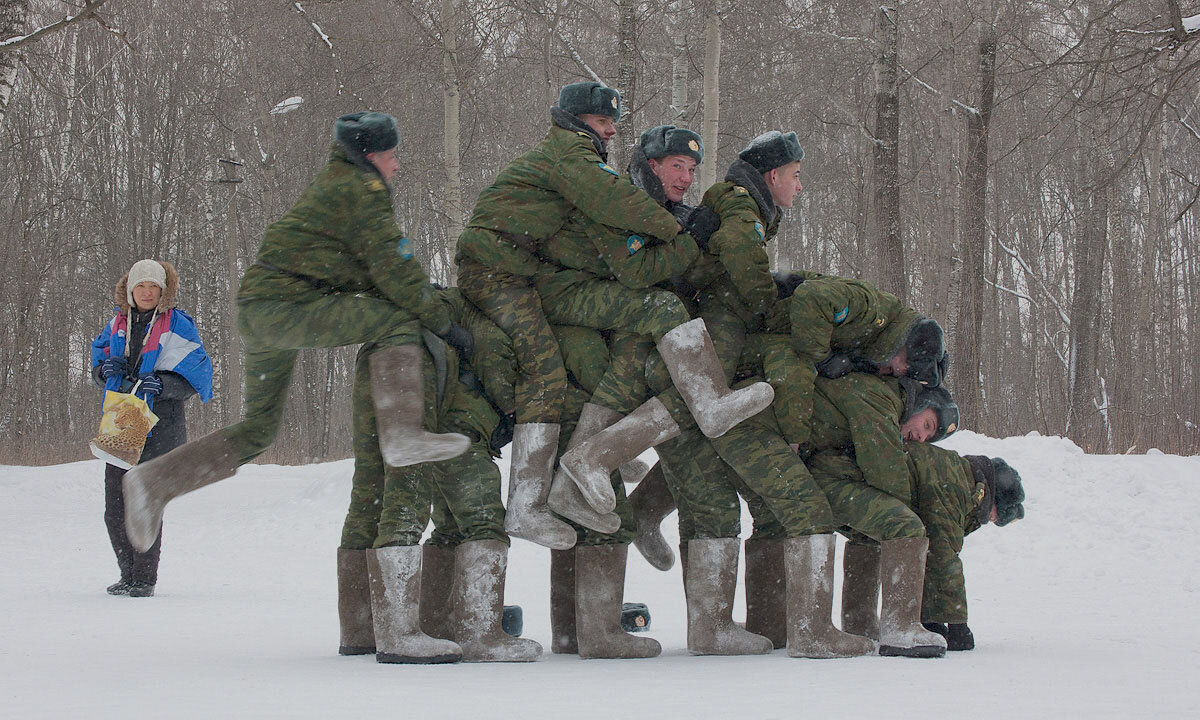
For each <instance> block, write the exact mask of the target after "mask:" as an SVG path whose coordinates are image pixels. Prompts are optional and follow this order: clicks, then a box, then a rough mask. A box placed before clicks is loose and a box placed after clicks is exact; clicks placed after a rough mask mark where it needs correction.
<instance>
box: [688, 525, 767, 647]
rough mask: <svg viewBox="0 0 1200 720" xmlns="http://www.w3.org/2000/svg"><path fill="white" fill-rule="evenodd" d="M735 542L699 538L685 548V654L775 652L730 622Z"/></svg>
mask: <svg viewBox="0 0 1200 720" xmlns="http://www.w3.org/2000/svg"><path fill="white" fill-rule="evenodd" d="M741 544H742V543H741V541H739V540H738V539H737V538H701V539H696V540H691V541H689V542H688V544H687V552H688V560H687V566H686V571H687V579H686V580H685V581H684V591H685V594H686V595H687V612H688V633H687V645H688V652H690V653H692V654H693V655H764V654H766V653H769V652H771V650H773V649H774V646H773V644H772V643H771V641H770V640H769V639H767V638H765V637H763V636H762V635H756V634H754V633H752V632H748V631H747V630H745V629H744V628H741V627H738V626H737V625H735V624H734V622H733V595H734V592H735V591H736V590H737V566H738V550H739V548H740V547H741Z"/></svg>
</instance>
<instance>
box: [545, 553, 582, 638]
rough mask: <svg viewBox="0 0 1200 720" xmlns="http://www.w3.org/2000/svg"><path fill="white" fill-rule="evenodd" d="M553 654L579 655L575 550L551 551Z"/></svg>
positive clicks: (551, 632) (551, 634)
mask: <svg viewBox="0 0 1200 720" xmlns="http://www.w3.org/2000/svg"><path fill="white" fill-rule="evenodd" d="M550 652H552V653H554V654H556V655H578V654H579V643H578V642H577V641H576V639H575V548H571V549H570V550H551V551H550Z"/></svg>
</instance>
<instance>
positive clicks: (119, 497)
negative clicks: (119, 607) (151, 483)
mask: <svg viewBox="0 0 1200 720" xmlns="http://www.w3.org/2000/svg"><path fill="white" fill-rule="evenodd" d="M123 477H125V470H122V469H121V468H119V467H117V466H116V465H105V466H104V524H105V525H107V526H108V539H109V541H111V542H112V548H113V552H114V553H116V556H117V567H119V568H121V579H122V580H124V581H125V582H127V583H138V584H146V585H154V584H156V583H157V582H158V556H159V551H160V550H161V549H162V526H159V528H158V539H157V540H155V541H154V544H153V545H152V546H150V549H149V550H147V551H146V552H144V553H140V552H138V551H137V550H134V549H133V545H131V544H129V538H128V537H127V536H126V535H125V497H124V494H123V493H122V492H121V478H123Z"/></svg>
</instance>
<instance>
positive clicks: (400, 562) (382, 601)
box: [366, 545, 462, 664]
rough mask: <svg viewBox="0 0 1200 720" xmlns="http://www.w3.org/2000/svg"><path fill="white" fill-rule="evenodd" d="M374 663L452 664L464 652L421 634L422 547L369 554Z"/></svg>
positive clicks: (376, 551) (415, 546)
mask: <svg viewBox="0 0 1200 720" xmlns="http://www.w3.org/2000/svg"><path fill="white" fill-rule="evenodd" d="M366 553H367V573H368V575H369V576H370V581H371V618H372V619H373V620H374V624H375V660H376V662H381V663H420V664H430V663H450V662H458V661H459V660H461V659H462V649H461V648H459V646H458V645H457V644H455V643H453V642H451V641H449V640H441V639H438V638H431V637H429V636H428V635H426V634H425V633H423V632H421V627H420V620H419V618H420V602H421V546H420V545H403V546H400V547H385V548H379V549H378V550H367V551H366Z"/></svg>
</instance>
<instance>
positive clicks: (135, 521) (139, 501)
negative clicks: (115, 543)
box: [121, 430, 238, 553]
mask: <svg viewBox="0 0 1200 720" xmlns="http://www.w3.org/2000/svg"><path fill="white" fill-rule="evenodd" d="M237 469H238V458H237V455H236V454H235V453H234V451H233V447H232V446H231V445H230V444H229V441H228V440H226V439H225V436H224V435H222V434H221V431H219V430H218V431H217V432H214V433H210V434H208V435H205V436H204V437H202V438H200V439H199V440H195V441H193V442H190V443H187V444H186V445H181V446H179V447H177V448H175V449H174V450H172V451H171V452H169V453H167V454H166V455H163V456H161V457H157V458H155V459H153V460H151V461H150V462H148V463H144V464H140V465H135V466H133V468H132V469H131V470H129V472H127V473H125V477H124V478H122V480H121V485H122V494H123V495H124V497H125V534H126V535H127V536H128V537H129V543H130V544H131V545H133V547H134V549H135V550H137V551H138V552H142V553H144V552H146V551H147V550H149V549H150V547H151V546H152V545H154V541H155V540H156V539H157V538H158V531H159V529H160V528H161V527H162V517H163V510H164V509H165V508H166V506H167V503H168V502H170V501H171V500H174V499H175V498H177V497H179V496H180V495H184V494H186V493H190V492H191V491H193V490H199V489H200V488H202V487H204V486H206V485H212V484H213V483H215V482H217V481H219V480H224V479H225V478H228V477H232V476H233V474H234V473H235V472H237Z"/></svg>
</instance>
